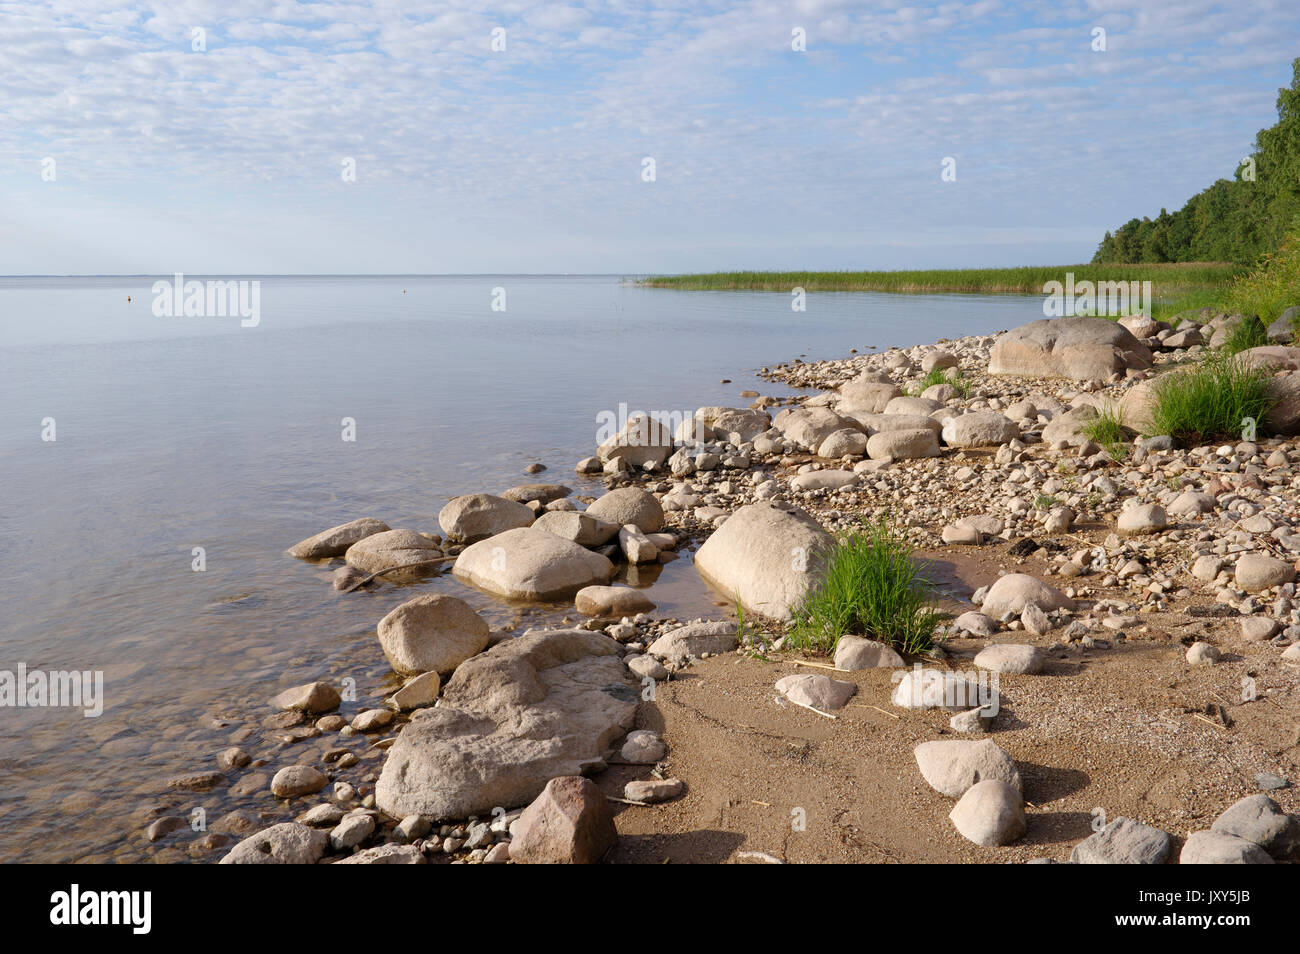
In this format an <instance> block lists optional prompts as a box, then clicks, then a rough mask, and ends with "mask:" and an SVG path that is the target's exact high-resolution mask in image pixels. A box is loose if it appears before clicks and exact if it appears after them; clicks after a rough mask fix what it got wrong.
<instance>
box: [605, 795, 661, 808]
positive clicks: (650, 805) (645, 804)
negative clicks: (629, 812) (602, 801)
mask: <svg viewBox="0 0 1300 954" xmlns="http://www.w3.org/2000/svg"><path fill="white" fill-rule="evenodd" d="M605 798H606V799H607V800H608V801H611V802H620V803H621V804H623V805H638V806H640V807H641V808H656V807H658V806H656V805H655V804H653V803H652V802H634V801H632V799H630V798H615V797H614V796H613V795H606V796H605Z"/></svg>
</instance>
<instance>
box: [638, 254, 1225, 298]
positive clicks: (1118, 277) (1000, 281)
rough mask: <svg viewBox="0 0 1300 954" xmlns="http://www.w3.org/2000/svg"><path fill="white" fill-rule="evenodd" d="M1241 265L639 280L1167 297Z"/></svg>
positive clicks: (717, 286) (775, 287)
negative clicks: (1139, 292)
mask: <svg viewBox="0 0 1300 954" xmlns="http://www.w3.org/2000/svg"><path fill="white" fill-rule="evenodd" d="M1244 270H1245V269H1244V268H1243V267H1242V266H1240V265H1232V264H1227V263H1220V262H1210V263H1196V262H1190V263H1185V264H1184V263H1179V264H1171V265H1052V266H1026V267H1022V268H959V269H919V270H905V271H838V272H800V271H790V272H755V271H743V272H710V273H706V274H697V275H651V276H649V277H648V278H645V279H643V280H642V282H641V284H643V285H649V286H652V287H656V288H680V289H686V290H703V291H727V290H736V291H786V292H788V291H789V290H790V289H792V288H795V287H799V288H803V289H804V290H805V291H881V292H910V293H928V292H959V293H960V292H965V293H985V294H998V293H1001V294H1031V295H1037V294H1042V293H1043V287H1044V285H1046V284H1047V283H1048V282H1053V281H1055V282H1064V281H1065V280H1066V275H1067V273H1068V274H1071V275H1073V276H1074V280H1075V281H1076V282H1081V281H1092V282H1098V281H1125V282H1127V281H1150V282H1151V283H1152V287H1153V290H1154V292H1155V294H1156V295H1157V296H1158V297H1160V298H1167V297H1170V296H1174V295H1180V294H1185V293H1190V292H1198V291H1211V290H1213V289H1216V288H1218V287H1220V286H1222V285H1223V284H1225V283H1226V282H1228V281H1230V280H1231V279H1232V278H1234V277H1235V276H1237V275H1238V274H1240V273H1241V272H1243V271H1244Z"/></svg>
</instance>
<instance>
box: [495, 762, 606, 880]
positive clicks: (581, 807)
mask: <svg viewBox="0 0 1300 954" xmlns="http://www.w3.org/2000/svg"><path fill="white" fill-rule="evenodd" d="M617 841H618V829H617V828H615V826H614V812H613V811H611V810H610V806H609V801H608V800H607V799H606V798H605V796H604V795H603V794H602V793H601V791H600V789H599V788H597V787H596V786H595V784H594V783H593V782H591V781H590V780H589V779H585V778H582V777H581V776H577V775H569V776H565V777H564V778H553V779H551V780H550V781H549V782H547V783H546V787H545V788H544V789H542V793H541V794H540V795H538V796H537V798H535V799H534V800H533V802H532V803H531V804H530V805H529V806H528V807H527V808H525V809H524V810H523V812H522V813H521V814H520V816H519V818H518V819H517V820H516V821H515V823H514V824H513V825H511V826H510V860H511V861H513V862H515V863H516V864H525V865H594V864H596V863H597V862H599V861H600V860H601V858H603V857H604V856H605V855H606V853H608V851H609V849H611V848H613V847H614V843H615V842H617Z"/></svg>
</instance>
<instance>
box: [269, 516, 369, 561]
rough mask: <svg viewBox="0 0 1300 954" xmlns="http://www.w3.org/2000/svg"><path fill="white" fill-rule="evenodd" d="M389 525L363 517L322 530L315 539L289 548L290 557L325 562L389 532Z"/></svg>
mask: <svg viewBox="0 0 1300 954" xmlns="http://www.w3.org/2000/svg"><path fill="white" fill-rule="evenodd" d="M388 529H389V526H388V524H386V523H384V522H383V521H382V520H376V519H375V518H374V517H362V518H361V519H359V520H353V521H352V522H350V523H341V524H339V525H338V526H337V527H330V528H329V529H328V530H322V531H321V532H320V533H318V534H316V535H315V536H314V537H308V538H307V539H306V540H301V541H299V542H298V543H295V544H294V545H293V546H291V547H290V548H289V555H290V556H296V557H298V559H300V560H324V559H326V558H327V557H338V556H342V555H343V554H345V553H347V551H348V547H350V546H352V544H354V543H358V542H360V541H362V540H364V539H365V538H366V537H370V536H374V535H375V534H376V533H383V532H384V531H385V530H388Z"/></svg>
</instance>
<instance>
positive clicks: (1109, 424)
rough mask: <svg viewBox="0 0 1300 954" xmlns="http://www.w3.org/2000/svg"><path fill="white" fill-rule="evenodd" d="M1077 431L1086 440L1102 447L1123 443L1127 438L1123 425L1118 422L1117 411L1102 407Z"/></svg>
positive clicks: (1112, 408)
mask: <svg viewBox="0 0 1300 954" xmlns="http://www.w3.org/2000/svg"><path fill="white" fill-rule="evenodd" d="M1079 430H1081V431H1083V433H1084V435H1085V436H1086V437H1087V438H1088V440H1090V441H1092V442H1093V443H1094V444H1101V445H1102V446H1103V447H1104V446H1106V445H1107V444H1114V443H1117V442H1118V443H1123V442H1124V441H1125V440H1126V439H1127V438H1128V434H1127V433H1126V432H1125V430H1124V424H1123V422H1122V421H1121V420H1120V416H1119V409H1118V408H1114V407H1103V408H1102V409H1101V410H1100V411H1098V412H1097V416H1096V417H1094V418H1093V419H1092V420H1090V421H1085V422H1084V423H1083V424H1082V425H1080V427H1079Z"/></svg>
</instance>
